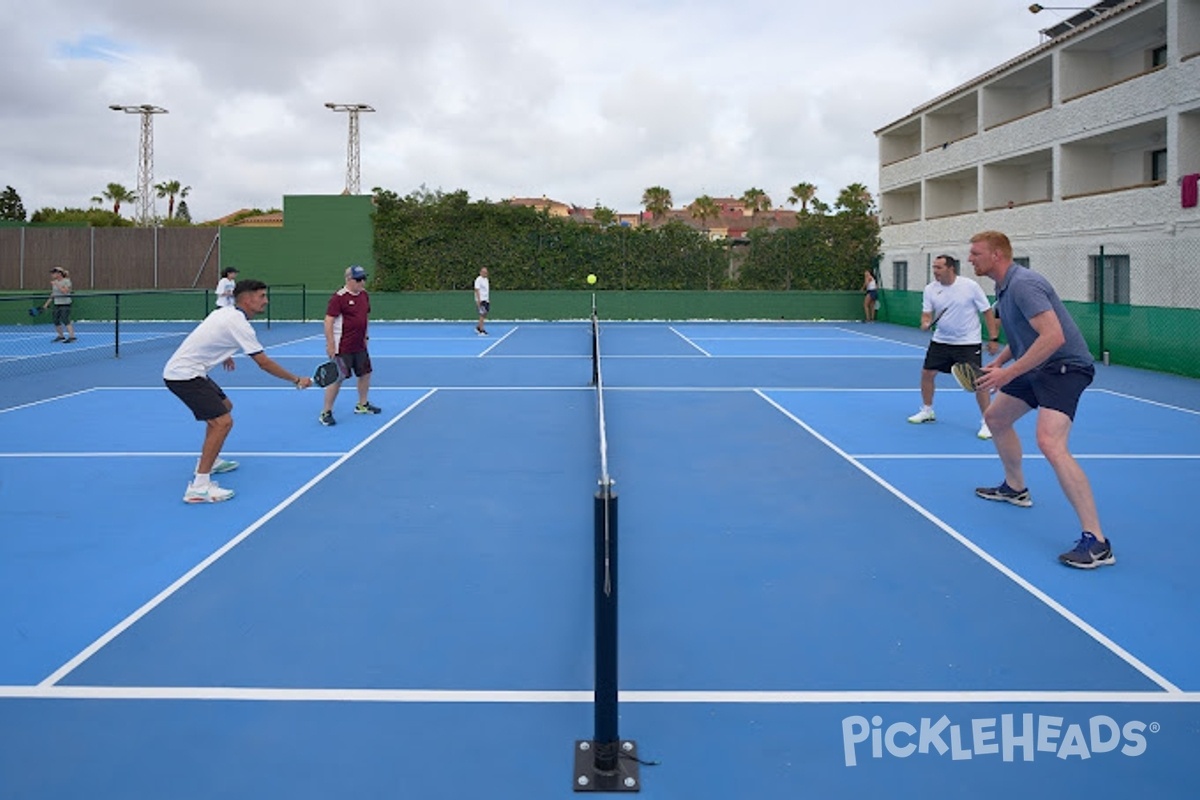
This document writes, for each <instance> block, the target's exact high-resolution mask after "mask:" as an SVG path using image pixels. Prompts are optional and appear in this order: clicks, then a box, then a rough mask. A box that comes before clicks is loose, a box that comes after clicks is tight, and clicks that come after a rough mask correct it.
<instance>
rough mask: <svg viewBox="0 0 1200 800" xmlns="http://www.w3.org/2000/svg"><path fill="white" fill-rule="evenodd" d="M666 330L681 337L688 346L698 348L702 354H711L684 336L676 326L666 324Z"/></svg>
mask: <svg viewBox="0 0 1200 800" xmlns="http://www.w3.org/2000/svg"><path fill="white" fill-rule="evenodd" d="M667 330H669V331H670V332H671V333H673V334H675V335H676V336H678V337H679V338H680V339H683V341H685V342H687V343H688V344H689V345H690V346H692V347H694V348H696V349H697V350H699V351H700V352H701V354H703V355H706V356H711V355H712V353H710V352H708V351H707V350H705V349H704V348H703V347H701V346H700V345H698V344H696V342H695V341H693V340H692V339H689V338H688V337H686V336H684V335H683V334H682V333H680V332H679V330H678V329H677V328H676V327H675V326H674V325H668V326H667Z"/></svg>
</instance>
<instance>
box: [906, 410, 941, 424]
mask: <svg viewBox="0 0 1200 800" xmlns="http://www.w3.org/2000/svg"><path fill="white" fill-rule="evenodd" d="M936 419H937V417H936V416H935V415H934V413H933V409H932V408H922V409H921V410H920V411H918V412H917V413H915V414H913V415H912V416H911V417H909V418H908V421H909V422H933V421H934V420H936Z"/></svg>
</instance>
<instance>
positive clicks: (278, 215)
mask: <svg viewBox="0 0 1200 800" xmlns="http://www.w3.org/2000/svg"><path fill="white" fill-rule="evenodd" d="M208 224H210V225H219V226H220V227H222V228H282V227H283V212H282V211H270V212H268V213H266V214H252V213H251V210H250V209H248V208H243V209H239V210H237V211H234V212H233V213H232V214H226V215H225V216H223V217H221V218H220V219H215V220H213V221H212V222H210V223H208Z"/></svg>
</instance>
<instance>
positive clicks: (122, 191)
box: [92, 183, 137, 216]
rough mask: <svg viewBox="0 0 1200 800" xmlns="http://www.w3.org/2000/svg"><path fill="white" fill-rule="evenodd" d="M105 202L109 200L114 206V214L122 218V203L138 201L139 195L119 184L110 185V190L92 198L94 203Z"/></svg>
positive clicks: (107, 189)
mask: <svg viewBox="0 0 1200 800" xmlns="http://www.w3.org/2000/svg"><path fill="white" fill-rule="evenodd" d="M105 200H108V201H109V202H110V203H112V204H113V213H114V214H116V215H117V216H120V215H121V203H132V202H135V201H136V200H137V195H136V194H134V193H133V192H131V191H129V190H128V189H126V188H125V187H124V186H122V185H121V184H119V183H110V184H109V185H108V188H106V189H105V190H104V191H103V192H101V193H100V194H99V195H97V196H95V197H93V198H92V202H93V203H103V202H104V201H105Z"/></svg>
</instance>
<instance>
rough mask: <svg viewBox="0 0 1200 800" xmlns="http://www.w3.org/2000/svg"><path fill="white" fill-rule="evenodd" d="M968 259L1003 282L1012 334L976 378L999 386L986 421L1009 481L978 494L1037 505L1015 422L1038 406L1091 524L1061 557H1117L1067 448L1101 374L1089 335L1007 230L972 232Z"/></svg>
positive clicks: (1092, 561)
mask: <svg viewBox="0 0 1200 800" xmlns="http://www.w3.org/2000/svg"><path fill="white" fill-rule="evenodd" d="M968 260H969V261H970V262H971V265H972V266H973V267H974V268H975V274H976V275H985V276H987V277H989V278H991V279H992V280H994V281H995V282H996V312H997V315H998V316H999V317H1000V324H1001V325H1003V326H1004V332H1005V334H1006V336H1007V338H1008V346H1007V347H1005V348H1004V349H1003V350H1002V351H1000V354H999V355H998V356H996V359H995V360H994V361H992V362H991V363H990V364H989V365H988V366H986V367H984V368H983V372H982V374H981V375H980V377H979V380H978V382H977V383H976V386H977V387H978V388H979V389H986V390H988V391H992V392H995V393H996V395H995V398H994V399H993V400H992V403H991V405H989V406H988V409H987V413H986V414H985V415H984V420H985V421H986V423H987V426H988V428H990V429H991V431H992V441H993V442H994V443H995V445H996V452H997V453H998V454H999V456H1000V461H1001V462H1002V463H1003V465H1004V482H1003V483H1001V484H1000V485H999V486H995V487H980V488H978V489H976V490H975V494H977V495H978V496H980V497H982V498H984V499H985V500H998V501H1001V502H1008V503H1012V504H1013V505H1017V506H1022V507H1029V506H1031V505H1032V504H1033V502H1032V500H1031V499H1030V496H1029V489H1028V488H1026V485H1025V475H1024V473H1023V471H1022V469H1021V439H1020V437H1019V436H1018V435H1017V432H1016V430H1014V429H1013V424H1014V423H1015V422H1016V421H1017V420H1018V419H1020V418H1021V417H1023V416H1024V415H1025V414H1027V413H1029V411H1030V410H1032V409H1034V408H1036V409H1037V410H1038V415H1037V443H1038V447H1039V448H1040V449H1041V451H1042V454H1043V455H1045V457H1046V460H1047V461H1048V462H1049V463H1050V466H1052V467H1053V468H1054V474H1055V475H1056V476H1057V477H1058V483H1059V485H1060V486H1062V490H1063V493H1064V494H1065V495H1066V496H1067V500H1069V501H1070V503H1071V506H1072V507H1073V508H1074V509H1075V513H1076V515H1077V516H1078V517H1079V524H1080V527H1081V528H1082V529H1083V533H1082V535H1081V536H1080V538H1079V541H1078V542H1076V543H1075V547H1074V548H1072V549H1071V550H1068V551H1067V552H1065V553H1063V554H1062V555H1060V556H1059V557H1058V560H1059V561H1061V562H1062V563H1064V564H1066V565H1067V566H1069V567H1079V568H1081V569H1092V568H1095V567H1099V566H1104V565H1106V564H1114V563H1116V558H1115V557H1114V556H1113V550H1112V544H1111V543H1110V542H1109V541H1108V539H1106V538H1105V536H1104V533H1103V531H1101V529H1100V516H1099V514H1098V513H1097V512H1096V500H1095V498H1094V496H1093V495H1092V487H1091V484H1090V483H1088V479H1087V475H1085V474H1084V472H1083V469H1082V468H1081V467H1080V466H1079V462H1077V461H1076V460H1075V458H1074V456H1072V455H1071V452H1070V450H1069V449H1068V448H1067V439H1068V437H1069V436H1070V434H1071V424H1072V422H1073V421H1074V419H1075V409H1076V407H1077V406H1078V404H1079V397H1080V395H1082V394H1083V390H1084V389H1086V388H1087V387H1088V385H1089V384H1090V383H1091V382H1092V378H1093V377H1095V374H1096V369H1095V365H1094V363H1093V360H1092V355H1091V352H1090V351H1089V350H1088V347H1087V343H1086V342H1085V341H1084V339H1083V334H1082V333H1080V332H1079V327H1078V326H1077V325H1076V324H1075V321H1074V320H1072V319H1071V316H1070V315H1069V314H1068V313H1067V310H1066V308H1065V307H1064V306H1063V304H1062V301H1061V300H1060V299H1059V297H1058V294H1057V293H1055V291H1054V287H1052V286H1051V285H1050V282H1049V281H1048V280H1046V278H1045V277H1043V276H1042V275H1039V274H1038V273H1036V272H1034V271H1032V270H1030V269H1026V268H1025V267H1022V266H1019V265H1017V264H1014V263H1013V260H1012V244H1011V243H1010V242H1009V240H1008V237H1007V236H1005V235H1004V234H1003V233H1000V232H998V231H984V232H983V233H978V234H976V235H975V236H973V237H971V254H970V256H969V259H968ZM1009 362H1011V363H1009Z"/></svg>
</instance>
